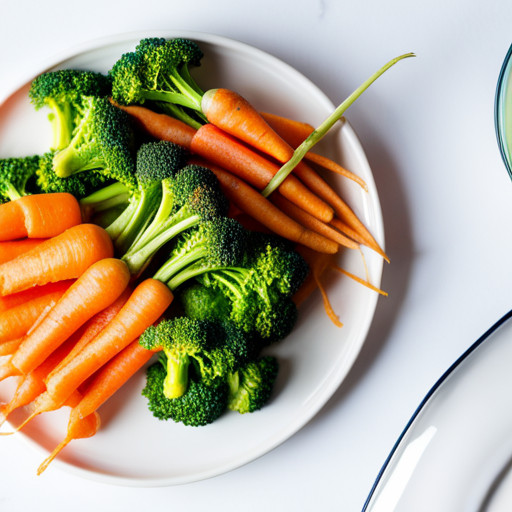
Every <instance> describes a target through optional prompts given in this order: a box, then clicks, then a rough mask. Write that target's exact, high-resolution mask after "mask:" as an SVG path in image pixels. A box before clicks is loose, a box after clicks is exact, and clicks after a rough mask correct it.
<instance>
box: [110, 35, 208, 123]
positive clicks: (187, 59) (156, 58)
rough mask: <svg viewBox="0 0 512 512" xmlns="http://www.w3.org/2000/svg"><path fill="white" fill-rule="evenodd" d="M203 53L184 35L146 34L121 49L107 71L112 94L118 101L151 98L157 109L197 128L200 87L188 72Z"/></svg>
mask: <svg viewBox="0 0 512 512" xmlns="http://www.w3.org/2000/svg"><path fill="white" fill-rule="evenodd" d="M202 57H203V53H202V51H201V49H200V48H199V46H198V45H197V44H196V43H195V42H193V41H190V40H188V39H182V38H175V39H169V40H166V39H163V38H147V39H143V40H141V41H140V42H139V44H138V45H137V47H136V49H135V51H133V52H129V53H125V54H124V55H122V56H121V57H120V59H119V60H118V61H117V62H116V63H115V64H114V66H113V67H112V69H111V70H110V71H109V76H110V77H111V78H112V82H113V85H112V97H113V99H114V100H115V101H116V102H118V103H119V104H123V105H129V104H131V103H138V104H143V103H145V102H151V103H152V104H154V105H156V106H158V107H159V108H160V109H161V110H163V111H165V112H167V113H169V114H171V115H173V116H174V117H176V118H178V119H181V120H182V121H184V122H186V123H187V124H189V125H191V126H194V127H196V128H198V127H199V126H200V125H201V120H204V116H203V114H202V113H201V98H202V91H201V90H200V88H199V87H198V86H197V84H196V82H195V81H194V80H193V78H192V76H191V74H190V66H199V65H200V63H201V59H202Z"/></svg>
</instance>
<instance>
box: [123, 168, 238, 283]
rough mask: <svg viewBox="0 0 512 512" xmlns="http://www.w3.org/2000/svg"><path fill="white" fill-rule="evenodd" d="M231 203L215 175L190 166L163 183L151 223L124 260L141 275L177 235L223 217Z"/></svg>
mask: <svg viewBox="0 0 512 512" xmlns="http://www.w3.org/2000/svg"><path fill="white" fill-rule="evenodd" d="M227 210H228V203H227V200H226V198H225V196H224V194H223V193H222V191H221V188H220V185H219V182H218V180H217V177H216V176H215V174H214V173H213V172H212V171H210V170H209V169H206V168H204V167H200V166H197V165H188V166H185V167H183V168H182V169H180V170H179V171H178V172H177V173H176V175H175V176H174V178H169V179H166V180H163V181H162V198H161V202H160V205H159V207H158V210H157V212H156V214H155V216H154V218H153V220H152V221H151V223H150V224H149V225H148V226H147V227H146V228H145V229H144V230H142V231H141V232H140V233H139V236H138V238H137V240H136V241H135V243H134V244H132V246H131V247H130V248H129V249H128V251H126V253H125V255H124V256H123V260H124V261H125V262H126V263H127V265H128V267H129V268H130V271H131V272H132V273H133V274H135V275H138V274H139V273H140V272H141V270H142V269H143V268H144V267H145V266H146V265H147V263H148V262H149V261H150V260H151V258H152V257H153V256H154V255H155V254H156V253H157V251H158V250H159V249H160V248H161V247H163V246H164V245H165V244H167V243H168V242H170V241H171V240H174V239H176V237H177V236H178V235H180V234H181V233H183V232H186V231H187V230H189V229H192V228H194V227H196V226H199V225H201V224H202V223H204V222H208V221H210V220H213V219H217V218H223V216H224V215H225V214H226V213H227Z"/></svg>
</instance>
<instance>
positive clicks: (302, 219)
mask: <svg viewBox="0 0 512 512" xmlns="http://www.w3.org/2000/svg"><path fill="white" fill-rule="evenodd" d="M270 202H271V203H273V204H275V205H276V206H277V207H278V208H279V209H280V210H281V211H282V212H284V213H285V214H286V215H288V216H289V217H291V218H292V219H294V220H296V221H297V222H298V223H299V224H301V225H302V226H304V227H306V228H308V229H311V230H312V231H316V232H317V233H318V234H320V235H322V236H325V237H326V238H329V239H330V240H333V241H334V242H336V243H337V244H339V245H341V246H343V247H347V248H348V249H359V245H358V244H357V243H356V242H354V241H353V240H351V239H350V238H348V237H346V236H344V235H343V234H341V233H340V232H339V231H337V230H335V229H334V228H332V227H331V226H330V225H329V224H326V223H324V222H322V221H321V220H318V219H317V218H316V217H313V216H312V215H310V214H309V213H308V212H305V211H304V210H302V209H301V208H299V207H297V206H296V205H294V204H293V203H292V202H291V201H288V199H286V197H283V196H282V195H281V194H280V193H279V191H276V192H274V193H273V194H272V196H271V197H270Z"/></svg>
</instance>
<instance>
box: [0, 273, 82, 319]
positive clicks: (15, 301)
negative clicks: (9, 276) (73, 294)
mask: <svg viewBox="0 0 512 512" xmlns="http://www.w3.org/2000/svg"><path fill="white" fill-rule="evenodd" d="M73 281H74V280H73V279H66V280H65V281H58V282H56V283H48V284H45V285H43V286H33V287H32V288H27V289H26V290H23V291H21V292H17V293H12V294H11V295H5V296H3V297H1V296H0V313H1V312H4V311H7V310H8V309H11V308H14V307H16V306H20V305H22V304H26V303H28V302H30V301H32V300H34V299H39V298H41V297H43V296H45V295H48V294H50V293H54V292H56V291H59V290H62V289H67V288H68V287H69V286H70V285H71V284H72V283H73Z"/></svg>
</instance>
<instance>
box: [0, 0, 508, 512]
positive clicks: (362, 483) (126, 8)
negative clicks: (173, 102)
mask: <svg viewBox="0 0 512 512" xmlns="http://www.w3.org/2000/svg"><path fill="white" fill-rule="evenodd" d="M511 21H512V4H510V3H509V2H505V1H490V2H483V1H478V0H469V1H465V2H464V1H462V0H452V1H450V2H445V1H441V0H433V1H431V2H427V3H419V2H407V1H405V0H389V1H388V2H379V1H377V0H368V1H366V2H352V3H349V2H336V1H334V0H318V1H315V2H307V1H305V0H293V1H291V0H282V1H269V0H260V1H259V2H254V3H248V2H235V1H233V0H218V1H217V2H216V3H215V5H213V3H211V2H208V1H206V0H190V1H188V2H184V3H181V2H176V1H171V2H165V1H163V0H146V2H144V3H143V4H140V3H138V2H134V1H132V0H126V1H125V2H122V3H121V2H108V1H98V0H89V1H88V2H87V3H86V4H83V3H81V4H79V3H77V2H73V1H68V2H64V1H62V0H47V1H46V2H43V3H35V2H30V1H27V0H17V1H16V2H5V1H4V2H2V15H1V16H0V68H1V69H2V79H1V81H0V96H4V95H6V94H7V93H8V92H9V91H10V90H11V89H13V88H14V87H15V86H17V85H18V84H20V83H22V82H23V80H24V79H26V78H28V77H30V76H31V72H33V70H34V69H39V68H40V67H41V62H45V61H51V59H52V57H54V56H55V55H57V54H59V53H60V52H61V51H62V50H63V49H66V48H69V47H72V46H75V45H78V44H80V43H82V42H85V41H88V40H90V39H93V38H97V37H103V36H107V35H110V34H117V33H122V32H128V31H134V30H148V29H155V30H157V29H169V28H180V29H187V30H195V31H203V32H210V33H215V34H220V35H223V36H227V37H230V38H233V39H237V40H240V41H243V42H245V43H248V44H251V45H253V46H256V47H258V48H260V49H262V50H265V51H267V52H269V53H271V54H273V55H276V56H277V57H279V58H281V59H282V60H284V61H286V62H288V63H289V64H291V65H292V66H294V67H295V68H297V69H298V70H299V71H301V72H302V73H304V74H305V75H306V76H307V77H308V78H310V79H311V80H313V82H315V83H316V84H317V85H318V86H319V87H320V88H321V89H322V90H323V91H324V92H325V93H326V94H327V95H328V96H329V98H330V99H331V100H332V101H333V102H334V103H339V102H340V101H341V100H342V99H343V98H344V97H345V96H346V95H347V94H348V93H349V92H351V91H352V90H353V89H354V88H355V87H356V86H357V85H359V83H360V82H361V80H362V79H363V78H366V76H367V75H368V72H369V71H373V70H374V69H376V68H377V67H378V65H381V64H382V63H384V62H386V61H387V60H388V59H389V58H391V57H394V56H395V55H398V54H401V53H405V52H408V51H414V52H415V53H416V54H417V58H416V59H415V60H414V61H412V62H408V64H407V66H401V67H400V68H399V69H398V68H397V69H396V70H394V71H393V73H394V79H392V80H391V79H390V80H387V79H386V78H384V79H382V81H380V82H379V83H378V86H375V87H372V88H371V89H370V90H369V91H368V92H367V93H366V95H365V97H364V99H361V101H360V102H358V103H356V104H355V105H354V106H353V107H352V108H351V109H350V111H349V112H348V114H347V117H348V119H349V120H350V122H351V124H352V126H353V127H354V128H355V130H356V132H357V133H358V135H359V137H360V139H361V141H362V144H363V146H364V149H365V151H366V153H367V156H368V159H369V162H370V165H371V166H372V169H373V173H374V176H375V180H376V183H377V187H378V190H379V195H380V200H381V205H382V210H383V214H384V222H385V232H386V249H387V252H388V254H389V255H390V257H391V261H392V263H391V265H386V266H385V269H384V275H383V287H384V288H385V289H386V290H387V291H388V292H389V297H388V298H386V299H380V300H379V304H378V307H377V311H376V315H375V319H374V321H373V324H372V327H371V330H370V332H369V335H368V338H367V341H366V343H365V345H364V347H363V350H362V352H361V353H360V356H359V357H358V359H357V361H356V363H355V365H354V367H353V368H352V370H351V371H350V373H349V375H348V377H347V379H346V380H345V381H344V382H343V384H342V386H341V387H340V388H339V389H338V391H337V392H336V393H335V394H334V396H333V397H332V398H331V399H330V400H329V402H328V403H327V404H326V406H325V407H324V408H323V409H322V410H321V411H320V413H319V414H318V415H317V416H316V417H315V418H314V419H313V420H312V421H311V422H310V423H308V424H307V425H306V426H305V427H304V428H303V429H301V430H300V431H299V432H298V433H297V434H295V435H294V436H293V437H292V438H290V439H289V440H288V441H286V442H285V443H284V444H282V445H281V446H279V447H278V448H276V449H274V450H273V451H272V452H270V453H268V454H266V455H264V456H263V457H261V458H259V459H257V460H255V461H254V462H251V463H249V464H247V465H245V466H243V467H241V468H239V469H237V470H234V471H231V472H229V473H227V474H224V475H221V476H218V477H215V478H211V479H209V480H206V481H202V482H197V483H192V484H187V485H183V486H173V487H168V488H149V489H145V488H129V487H115V486H109V485H105V484H102V483H96V482H92V481H89V480H84V479H81V478H79V477H76V476H73V475H70V474H68V473H66V472H64V471H62V470H60V469H59V468H58V467H56V468H55V469H53V468H52V470H51V471H48V472H47V473H45V474H44V475H42V476H41V477H37V476H36V475H35V473H34V467H37V465H38V464H39V462H40V461H39V454H36V453H33V452H32V450H30V449H29V448H28V447H27V446H26V445H25V444H24V443H22V442H21V441H20V439H19V438H17V436H11V437H6V438H3V439H1V440H0V459H1V464H2V478H1V479H0V509H1V510H5V511H10V512H13V511H27V510H44V511H47V510H48V511H61V510H62V511H64V510H70V509H72V510H75V511H82V510H84V511H85V510H87V511H91V510H98V511H107V510H108V511H135V510H151V509H156V508H159V509H160V508H162V509H164V510H176V509H178V508H180V509H186V510H188V511H189V512H194V511H200V510H209V511H213V510H244V511H261V510H269V511H274V510H296V511H309V510H325V511H330V510H342V511H344V512H346V511H350V512H353V511H359V510H361V509H362V507H363V505H364V502H365V499H366V497H367V495H368V493H369V491H370V489H371V486H372V484H373V482H374V480H375V478H376V476H377V474H378V472H379V470H380V468H381V466H382V464H383V462H384V460H385V459H386V457H387V455H388V453H389V451H390V450H391V448H392V446H393V444H394V442H395V440H396V439H397V437H398V435H399V434H400V433H401V431H402V429H403V427H404V426H405V424H406V422H407V421H408V419H409V418H410V416H411V414H412V413H413V412H414V410H415V408H416V406H417V405H418V403H419V402H420V400H421V399H422V398H423V396H424V395H425V394H426V392H427V391H428V390H429V388H430V386H431V385H432V384H433V383H434V382H435V381H436V380H437V378H438V377H439V376H440V375H441V374H442V372H443V371H444V370H445V369H446V368H447V367H448V366H449V365H450V364H451V363H452V362H453V361H454V360H455V359H456V358H457V357H458V356H459V355H460V354H461V353H462V352H463V351H464V350H465V349H466V348H467V347H468V346H469V345H470V344H471V343H472V342H473V341H475V340H476V339H477V338H478V337H479V336H480V335H481V334H482V333H483V332H484V331H485V330H486V329H487V328H488V327H489V326H490V325H492V324H493V323H494V322H495V321H496V320H498V319H499V318H500V317H501V316H502V315H503V314H505V313H506V312H507V311H508V310H509V309H511V308H512V296H511V294H510V289H509V288H508V285H509V283H508V279H509V276H510V273H511V272H510V269H509V268H508V267H509V265H508V259H509V257H510V254H512V236H511V235H510V229H509V222H510V220H509V219H511V218H512V183H511V182H510V178H509V177H508V175H507V174H506V172H505V168H504V165H503V163H502V161H501V157H500V154H499V151H498V147H497V144H496V137H495V131H494V118H493V108H494V94H495V87H496V81H497V78H498V74H499V71H500V67H501V64H502V61H503V58H504V57H505V54H506V52H507V50H508V47H509V45H510V43H511V42H512V28H511V26H512V25H511Z"/></svg>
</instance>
